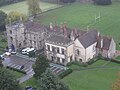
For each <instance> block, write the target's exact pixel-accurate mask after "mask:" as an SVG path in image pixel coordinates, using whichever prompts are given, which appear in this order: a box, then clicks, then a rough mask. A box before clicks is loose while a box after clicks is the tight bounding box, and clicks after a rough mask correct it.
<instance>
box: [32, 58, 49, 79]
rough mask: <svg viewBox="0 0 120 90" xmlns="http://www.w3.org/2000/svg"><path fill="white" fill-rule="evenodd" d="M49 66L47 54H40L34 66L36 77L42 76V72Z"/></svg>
mask: <svg viewBox="0 0 120 90" xmlns="http://www.w3.org/2000/svg"><path fill="white" fill-rule="evenodd" d="M48 67H49V62H48V60H47V58H46V57H45V56H38V57H37V59H36V62H35V64H34V66H33V70H34V72H35V74H34V77H35V78H36V79H38V78H40V77H41V75H42V73H44V72H45V71H46V69H47V68H48Z"/></svg>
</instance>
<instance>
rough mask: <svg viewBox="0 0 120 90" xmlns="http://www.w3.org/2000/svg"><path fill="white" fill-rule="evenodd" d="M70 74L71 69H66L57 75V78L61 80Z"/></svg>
mask: <svg viewBox="0 0 120 90" xmlns="http://www.w3.org/2000/svg"><path fill="white" fill-rule="evenodd" d="M72 72H73V70H72V69H67V70H65V71H64V72H63V73H61V74H59V75H58V76H59V78H60V79H63V78H64V77H65V76H67V75H69V74H71V73H72Z"/></svg>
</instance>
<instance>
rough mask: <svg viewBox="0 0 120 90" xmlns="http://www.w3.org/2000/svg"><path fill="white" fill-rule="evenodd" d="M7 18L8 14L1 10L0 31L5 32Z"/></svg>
mask: <svg viewBox="0 0 120 90" xmlns="http://www.w3.org/2000/svg"><path fill="white" fill-rule="evenodd" d="M6 18H7V14H6V13H5V12H3V11H1V10H0V31H1V30H2V31H3V30H5V19H6Z"/></svg>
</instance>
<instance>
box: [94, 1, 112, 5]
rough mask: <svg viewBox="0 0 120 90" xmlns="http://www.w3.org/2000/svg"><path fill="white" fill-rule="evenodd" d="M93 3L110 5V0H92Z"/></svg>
mask: <svg viewBox="0 0 120 90" xmlns="http://www.w3.org/2000/svg"><path fill="white" fill-rule="evenodd" d="M93 2H94V4H98V5H110V4H112V1H111V0H93Z"/></svg>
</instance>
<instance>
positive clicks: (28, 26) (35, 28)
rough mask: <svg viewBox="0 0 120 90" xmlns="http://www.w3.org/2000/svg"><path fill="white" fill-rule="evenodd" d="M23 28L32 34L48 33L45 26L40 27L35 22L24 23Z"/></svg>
mask: <svg viewBox="0 0 120 90" xmlns="http://www.w3.org/2000/svg"><path fill="white" fill-rule="evenodd" d="M24 26H25V28H26V30H27V31H34V32H43V31H44V32H47V31H49V28H48V27H47V26H45V25H41V24H39V23H35V22H30V21H29V22H26V23H24Z"/></svg>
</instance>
